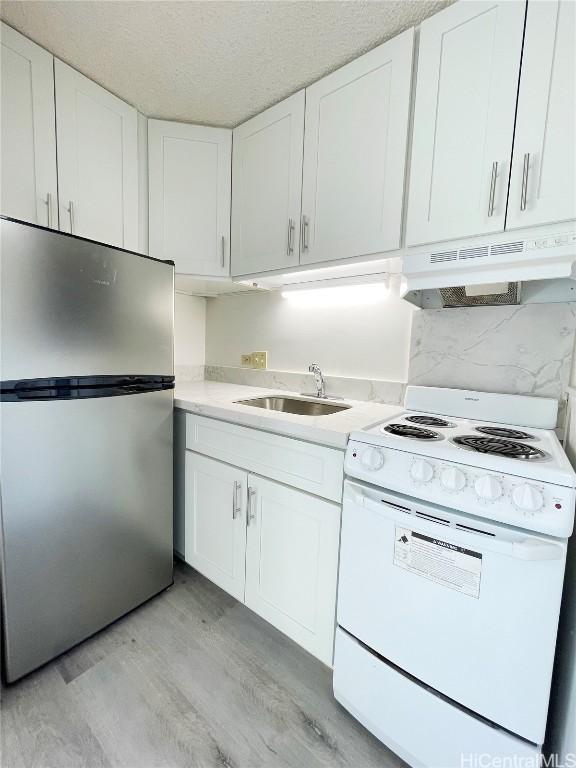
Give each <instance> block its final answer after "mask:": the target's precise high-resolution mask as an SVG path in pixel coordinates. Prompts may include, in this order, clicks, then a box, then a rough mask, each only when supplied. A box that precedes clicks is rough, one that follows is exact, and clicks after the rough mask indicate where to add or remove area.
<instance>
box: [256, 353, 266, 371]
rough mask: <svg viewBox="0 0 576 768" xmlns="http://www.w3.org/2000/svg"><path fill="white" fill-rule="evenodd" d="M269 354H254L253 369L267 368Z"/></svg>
mask: <svg viewBox="0 0 576 768" xmlns="http://www.w3.org/2000/svg"><path fill="white" fill-rule="evenodd" d="M267 367H268V352H252V368H267Z"/></svg>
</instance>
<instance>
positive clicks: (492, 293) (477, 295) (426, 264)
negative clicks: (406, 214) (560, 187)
mask: <svg viewBox="0 0 576 768" xmlns="http://www.w3.org/2000/svg"><path fill="white" fill-rule="evenodd" d="M402 273H403V278H402V288H401V295H402V297H403V298H404V299H406V300H407V301H409V302H411V303H412V304H415V305H416V306H418V307H421V308H427V309H431V308H441V307H471V306H488V305H497V304H527V303H548V302H558V301H576V221H569V222H566V224H565V225H562V224H560V225H555V226H554V227H553V228H550V227H548V228H542V227H539V228H538V229H536V228H533V229H531V230H522V231H518V232H513V233H503V234H500V235H491V236H489V237H484V238H474V239H467V240H465V241H459V242H452V243H443V244H440V245H439V246H437V247H432V248H431V247H428V248H427V249H426V250H424V249H409V250H407V251H406V252H405V254H404V260H403V268H402Z"/></svg>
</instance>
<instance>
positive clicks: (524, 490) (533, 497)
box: [512, 483, 544, 513]
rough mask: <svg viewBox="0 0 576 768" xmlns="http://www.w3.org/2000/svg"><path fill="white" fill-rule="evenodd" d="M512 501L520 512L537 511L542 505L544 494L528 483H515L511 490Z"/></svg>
mask: <svg viewBox="0 0 576 768" xmlns="http://www.w3.org/2000/svg"><path fill="white" fill-rule="evenodd" d="M512 501H513V502H514V505H515V506H516V507H518V509H520V510H521V511H522V512H528V513H530V512H538V511H539V510H541V509H542V507H543V506H544V496H543V495H542V491H541V490H540V489H539V488H536V487H535V486H533V485H529V484H528V483H522V484H521V485H517V486H516V488H514V490H513V491H512Z"/></svg>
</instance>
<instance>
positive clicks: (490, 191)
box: [406, 0, 525, 245]
mask: <svg viewBox="0 0 576 768" xmlns="http://www.w3.org/2000/svg"><path fill="white" fill-rule="evenodd" d="M524 10H525V3H524V2H518V0H509V2H506V1H504V2H463V3H456V4H455V5H453V6H450V8H447V9H445V10H444V11H442V12H441V13H438V14H436V15H435V16H432V17H431V18H429V19H427V20H426V21H424V22H423V23H422V27H421V31H420V46H419V54H418V79H417V86H416V105H415V113H414V135H413V142H412V162H411V167H410V193H409V205H408V220H407V231H406V242H407V245H417V244H422V243H433V242H436V241H440V240H448V239H450V238H457V237H467V236H472V235H481V234H484V233H488V232H500V231H502V230H503V229H504V217H505V213H506V197H507V192H508V175H509V172H510V156H511V147H512V138H513V133H514V113H515V108H516V93H517V88H518V75H519V70H520V56H521V51H522V32H523V28H524Z"/></svg>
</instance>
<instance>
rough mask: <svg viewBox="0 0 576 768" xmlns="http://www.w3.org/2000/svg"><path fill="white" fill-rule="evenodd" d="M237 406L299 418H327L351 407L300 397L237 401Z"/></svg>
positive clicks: (257, 398) (259, 398)
mask: <svg viewBox="0 0 576 768" xmlns="http://www.w3.org/2000/svg"><path fill="white" fill-rule="evenodd" d="M235 403H236V404H237V405H251V406H252V407H253V408H265V409H266V410H267V411H282V412H283V413H295V414H298V415H299V416H327V415H328V414H330V413H338V412H339V411H346V410H347V409H348V408H350V407H351V406H349V405H336V404H335V403H326V402H324V401H323V400H318V401H314V400H301V399H300V398H298V397H281V396H280V395H275V396H272V397H253V398H250V399H249V400H236V401H235Z"/></svg>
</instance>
